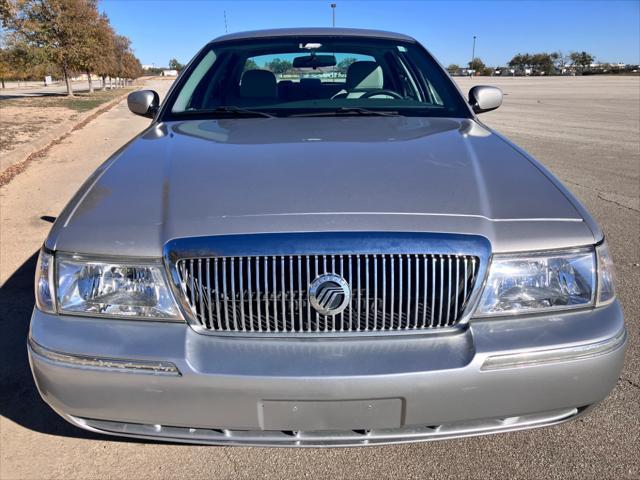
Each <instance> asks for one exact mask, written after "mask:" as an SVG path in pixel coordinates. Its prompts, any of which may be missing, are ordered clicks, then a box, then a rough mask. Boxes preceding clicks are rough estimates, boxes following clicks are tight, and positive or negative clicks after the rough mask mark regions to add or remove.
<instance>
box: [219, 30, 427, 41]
mask: <svg viewBox="0 0 640 480" xmlns="http://www.w3.org/2000/svg"><path fill="white" fill-rule="evenodd" d="M294 36H312V37H336V36H338V37H366V38H383V39H386V40H401V41H405V42H406V41H409V42H415V39H414V38H412V37H410V36H408V35H403V34H401V33H394V32H387V31H384V30H366V29H361V28H336V27H331V28H274V29H270V30H252V31H249V32H237V33H229V34H227V35H222V36H220V37H217V38H215V39H213V40H212V41H211V42H210V43H218V42H226V41H230V40H249V39H255V38H277V37H294Z"/></svg>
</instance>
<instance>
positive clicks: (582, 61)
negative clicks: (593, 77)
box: [569, 50, 596, 72]
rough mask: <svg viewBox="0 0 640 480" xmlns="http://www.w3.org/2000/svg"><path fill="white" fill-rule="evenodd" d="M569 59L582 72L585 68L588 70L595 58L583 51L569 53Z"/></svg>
mask: <svg viewBox="0 0 640 480" xmlns="http://www.w3.org/2000/svg"><path fill="white" fill-rule="evenodd" d="M569 58H570V59H571V63H572V64H573V65H574V66H575V67H577V68H579V69H580V72H584V70H585V69H586V68H589V66H590V65H591V64H592V63H593V61H594V60H595V59H596V57H595V56H593V55H591V54H590V53H587V52H585V51H584V50H583V51H582V52H571V53H570V54H569Z"/></svg>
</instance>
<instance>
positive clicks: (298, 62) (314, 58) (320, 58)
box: [293, 55, 336, 68]
mask: <svg viewBox="0 0 640 480" xmlns="http://www.w3.org/2000/svg"><path fill="white" fill-rule="evenodd" d="M335 65H336V57H335V56H334V55H306V56H304V57H296V58H294V59H293V68H318V67H333V66H335Z"/></svg>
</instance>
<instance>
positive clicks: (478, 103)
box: [469, 85, 502, 113]
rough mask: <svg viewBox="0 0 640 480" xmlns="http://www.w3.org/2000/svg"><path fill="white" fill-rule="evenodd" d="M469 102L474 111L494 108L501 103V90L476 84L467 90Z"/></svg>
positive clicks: (479, 111)
mask: <svg viewBox="0 0 640 480" xmlns="http://www.w3.org/2000/svg"><path fill="white" fill-rule="evenodd" d="M469 104H470V105H471V108H473V111H474V112H475V113H484V112H490V111H491V110H495V109H496V108H498V107H499V106H500V105H502V90H500V89H499V88H498V87H490V86H488V85H476V86H475V87H473V88H472V89H471V90H469Z"/></svg>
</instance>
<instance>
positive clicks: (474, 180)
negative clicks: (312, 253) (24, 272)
mask: <svg viewBox="0 0 640 480" xmlns="http://www.w3.org/2000/svg"><path fill="white" fill-rule="evenodd" d="M576 205H577V202H576V201H575V199H573V198H570V196H569V195H568V194H567V192H566V191H563V189H562V188H561V187H560V186H559V185H558V183H557V181H555V180H554V179H553V178H551V176H550V174H548V173H546V172H545V171H544V170H543V169H542V168H541V167H540V165H538V164H537V163H536V162H534V161H532V160H531V159H529V158H527V157H526V156H525V155H524V154H523V153H521V152H520V151H519V150H518V149H517V148H516V147H514V146H513V145H511V144H510V143H509V142H507V141H505V140H504V139H503V138H501V137H500V136H499V135H497V134H495V133H494V132H492V131H491V130H490V129H488V128H487V127H485V126H483V125H482V124H480V123H478V122H476V121H475V120H471V119H462V120H460V119H446V118H437V119H432V118H415V117H401V116H384V117H382V116H381V117H306V118H264V119H262V118H255V119H230V120H229V119H224V120H220V119H219V120H189V121H182V122H169V123H159V124H155V125H152V126H151V127H150V128H149V129H147V130H146V131H145V132H143V133H142V134H141V135H140V136H138V137H136V138H135V139H134V140H133V141H132V142H130V143H129V144H128V145H126V146H125V147H124V148H123V149H121V150H120V151H119V152H117V153H116V154H115V155H114V156H113V157H112V158H111V159H110V160H109V161H107V162H106V163H105V164H104V165H103V166H102V167H101V168H99V169H98V170H97V171H96V173H95V174H94V175H93V176H92V177H91V178H90V179H89V180H88V181H87V182H86V184H85V185H84V186H83V187H82V189H81V190H80V191H79V192H78V194H77V195H76V197H75V198H74V199H72V201H71V202H70V204H69V205H68V207H67V208H66V209H65V211H64V212H63V213H62V215H61V216H60V218H59V219H58V221H57V222H56V224H55V225H54V228H53V230H52V234H51V235H50V237H49V239H48V242H47V245H48V246H50V247H52V248H54V249H59V250H65V251H73V252H80V253H95V254H127V255H135V256H159V255H160V254H161V252H162V247H163V245H164V243H166V242H167V241H168V240H171V239H174V238H181V237H193V236H204V235H224V234H243V233H247V234H249V233H266V232H313V231H362V232H367V231H404V232H443V233H463V234H476V235H482V236H485V237H486V238H488V239H489V240H490V242H491V244H492V247H493V249H494V251H517V250H528V249H535V248H560V247H565V246H574V245H582V244H588V243H593V241H594V237H593V232H592V231H591V230H590V229H589V227H588V225H587V224H586V223H585V221H584V220H583V216H582V215H581V211H580V207H579V205H578V206H576Z"/></svg>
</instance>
